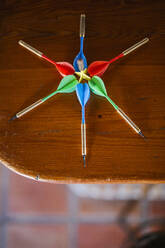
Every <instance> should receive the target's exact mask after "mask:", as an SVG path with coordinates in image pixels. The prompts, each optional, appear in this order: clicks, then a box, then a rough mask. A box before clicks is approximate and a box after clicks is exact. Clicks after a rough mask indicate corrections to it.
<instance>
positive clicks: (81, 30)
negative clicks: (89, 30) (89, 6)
mask: <svg viewBox="0 0 165 248" xmlns="http://www.w3.org/2000/svg"><path fill="white" fill-rule="evenodd" d="M84 36H85V15H84V14H82V15H81V17H80V37H84Z"/></svg>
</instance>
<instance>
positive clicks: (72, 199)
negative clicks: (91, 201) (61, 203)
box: [68, 187, 79, 248]
mask: <svg viewBox="0 0 165 248" xmlns="http://www.w3.org/2000/svg"><path fill="white" fill-rule="evenodd" d="M78 203H79V202H78V197H77V196H76V195H75V194H74V193H73V192H72V191H71V190H70V188H69V187H68V208H69V216H70V218H71V222H69V225H68V228H69V247H70V248H77V247H78V224H77V222H78V218H77V216H78V205H79V204H78Z"/></svg>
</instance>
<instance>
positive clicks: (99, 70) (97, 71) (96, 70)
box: [88, 38, 149, 77]
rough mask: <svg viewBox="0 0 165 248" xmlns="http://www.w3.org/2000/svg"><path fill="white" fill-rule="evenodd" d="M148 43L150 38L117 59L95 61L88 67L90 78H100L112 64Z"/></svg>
mask: <svg viewBox="0 0 165 248" xmlns="http://www.w3.org/2000/svg"><path fill="white" fill-rule="evenodd" d="M148 41H149V39H148V38H145V39H143V40H141V41H140V42H138V43H136V44H134V45H133V46H131V47H130V48H128V49H127V50H125V51H123V52H122V53H121V54H119V55H118V56H116V57H115V58H113V59H111V60H109V61H95V62H93V63H92V64H90V65H89V67H88V73H89V74H90V76H99V77H100V76H101V75H102V74H103V73H104V72H105V71H106V70H107V69H108V66H109V65H110V64H112V63H113V62H114V61H116V60H118V59H120V58H122V57H124V56H126V55H128V54H129V53H131V52H133V51H134V50H135V49H137V48H138V47H140V46H142V45H144V44H145V43H147V42H148Z"/></svg>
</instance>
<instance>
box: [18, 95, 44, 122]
mask: <svg viewBox="0 0 165 248" xmlns="http://www.w3.org/2000/svg"><path fill="white" fill-rule="evenodd" d="M41 103H43V100H42V99H40V100H38V101H37V102H35V103H33V104H32V105H30V106H28V107H26V108H25V109H23V110H21V111H20V112H18V113H17V114H16V115H15V118H14V119H16V118H20V117H21V116H23V115H24V114H26V113H28V112H29V111H31V110H32V109H34V108H36V107H37V106H38V105H40V104H41Z"/></svg>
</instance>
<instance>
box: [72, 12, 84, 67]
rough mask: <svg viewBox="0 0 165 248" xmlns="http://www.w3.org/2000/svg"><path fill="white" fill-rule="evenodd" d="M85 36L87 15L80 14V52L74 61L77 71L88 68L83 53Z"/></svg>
mask: <svg viewBox="0 0 165 248" xmlns="http://www.w3.org/2000/svg"><path fill="white" fill-rule="evenodd" d="M84 37H85V15H81V16H80V52H79V53H78V55H77V56H76V57H75V59H74V61H73V66H74V68H75V70H76V71H82V70H84V69H86V68H87V60H86V58H85V55H84V53H83V45H84Z"/></svg>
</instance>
